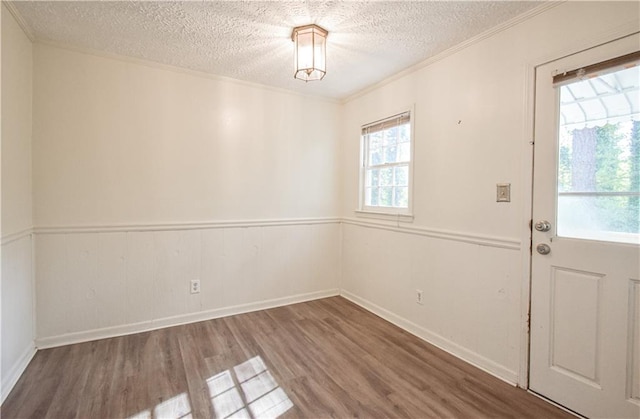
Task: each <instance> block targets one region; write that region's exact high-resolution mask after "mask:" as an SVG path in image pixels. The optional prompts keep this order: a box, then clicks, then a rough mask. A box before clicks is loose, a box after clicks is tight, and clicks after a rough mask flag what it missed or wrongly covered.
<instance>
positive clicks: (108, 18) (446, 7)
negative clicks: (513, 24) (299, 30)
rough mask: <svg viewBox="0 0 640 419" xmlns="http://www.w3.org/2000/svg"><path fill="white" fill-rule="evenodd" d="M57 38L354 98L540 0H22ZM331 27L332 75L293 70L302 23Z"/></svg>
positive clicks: (37, 31) (31, 19) (25, 10)
mask: <svg viewBox="0 0 640 419" xmlns="http://www.w3.org/2000/svg"><path fill="white" fill-rule="evenodd" d="M12 3H13V5H14V6H15V9H16V10H17V11H18V13H19V14H20V15H21V17H22V19H23V21H24V23H25V24H26V26H27V28H28V30H29V31H30V32H31V34H32V35H33V36H34V37H35V39H37V40H45V41H55V42H57V43H62V44H65V45H69V46H74V47H80V48H89V49H93V50H99V51H105V52H108V53H112V54H119V55H124V56H129V57H134V58H140V59H144V60H149V61H154V62H158V63H163V64H169V65H172V66H178V67H183V68H187V69H192V70H197V71H203V72H206V73H211V74H216V75H220V76H227V77H232V78H235V79H240V80H245V81H250V82H255V83H260V84H265V85H269V86H274V87H278V88H284V89H289V90H294V91H297V92H300V93H305V94H312V95H319V96H325V97H331V98H337V99H340V98H345V97H347V96H349V95H351V94H354V93H356V92H358V91H360V90H362V89H364V88H366V87H368V86H370V85H372V84H375V83H377V82H379V81H381V80H383V79H385V78H387V77H389V76H391V75H393V74H395V73H398V72H400V71H402V70H403V69H406V68H407V67H410V66H412V65H414V64H416V63H419V62H420V61H422V60H425V59H427V58H429V57H432V56H434V55H436V54H438V53H439V52H442V51H444V50H446V49H448V48H450V47H452V46H455V45H456V44H459V43H461V42H463V41H465V40H467V39H469V38H472V37H474V36H475V35H478V34H480V33H482V32H484V31H486V30H488V29H490V28H492V27H494V26H496V25H498V24H500V23H502V22H505V21H507V20H509V19H511V18H513V17H515V16H517V15H519V14H521V13H524V12H526V11H527V10H529V9H531V8H533V7H535V6H536V5H539V4H540V3H539V2H524V1H513V2H512V1H466V2H464V1H390V2H380V1H267V2H264V1H198V2H196V1H187V2H174V1H161V2H154V1H115V2H110V1H71V2H65V1H13V2H12ZM309 23H316V24H318V25H320V26H322V27H324V28H325V29H327V30H328V31H329V36H328V39H327V75H326V77H325V78H324V79H323V80H322V81H315V82H309V83H304V82H303V81H300V80H295V79H294V78H293V43H292V42H291V30H292V28H293V27H295V26H300V25H306V24H309Z"/></svg>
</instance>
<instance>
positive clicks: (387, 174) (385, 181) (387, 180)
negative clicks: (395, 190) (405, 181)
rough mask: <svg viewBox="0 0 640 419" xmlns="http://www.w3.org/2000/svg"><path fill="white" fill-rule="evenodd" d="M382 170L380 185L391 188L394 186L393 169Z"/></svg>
mask: <svg viewBox="0 0 640 419" xmlns="http://www.w3.org/2000/svg"><path fill="white" fill-rule="evenodd" d="M379 170H380V185H382V186H390V185H393V167H385V168H384V169H379Z"/></svg>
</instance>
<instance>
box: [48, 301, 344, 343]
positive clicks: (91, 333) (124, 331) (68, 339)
mask: <svg viewBox="0 0 640 419" xmlns="http://www.w3.org/2000/svg"><path fill="white" fill-rule="evenodd" d="M337 295H340V290H339V289H330V290H324V291H317V292H311V293H306V294H298V295H292V296H288V297H282V298H275V299H272V300H265V301H258V302H254V303H248V304H240V305H237V306H231V307H223V308H217V309H213V310H207V311H199V312H196V313H188V314H181V315H178V316H172V317H165V318H161V319H155V320H150V321H145V322H139V323H131V324H125V325H120V326H113V327H106V328H103V329H94V330H87V331H83V332H75V333H67V334H64V335H58V336H51V337H45V338H39V339H36V347H37V348H38V349H46V348H54V347H56V346H63V345H70V344H73V343H81V342H89V341H92V340H98V339H106V338H112V337H117V336H125V335H131V334H134V333H140V332H148V331H150V330H156V329H162V328H164V327H171V326H179V325H181V324H188V323H196V322H200V321H205V320H211V319H217V318H220V317H227V316H233V315H236V314H243V313H249V312H252V311H258V310H265V309H268V308H274V307H281V306H285V305H289V304H296V303H303V302H305V301H311V300H318V299H320V298H326V297H333V296H337Z"/></svg>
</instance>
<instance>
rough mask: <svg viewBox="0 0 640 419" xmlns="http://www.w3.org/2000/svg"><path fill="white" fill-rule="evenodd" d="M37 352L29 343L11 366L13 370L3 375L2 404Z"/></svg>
mask: <svg viewBox="0 0 640 419" xmlns="http://www.w3.org/2000/svg"><path fill="white" fill-rule="evenodd" d="M35 354H36V347H35V346H34V345H33V344H31V345H29V346H28V347H27V348H26V349H25V351H24V352H23V353H22V355H21V356H20V358H19V359H18V361H17V362H16V363H15V364H14V365H13V367H11V370H9V372H8V373H7V374H6V375H4V374H3V375H2V390H1V393H0V404H2V403H4V400H5V399H6V398H7V396H8V395H9V393H11V390H13V387H14V386H15V385H16V383H17V382H18V380H19V379H20V376H21V375H22V373H23V372H24V370H26V369H27V366H28V365H29V362H31V360H32V359H33V356H34V355H35Z"/></svg>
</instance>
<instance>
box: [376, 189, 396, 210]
mask: <svg viewBox="0 0 640 419" xmlns="http://www.w3.org/2000/svg"><path fill="white" fill-rule="evenodd" d="M378 205H380V206H383V207H392V206H393V187H392V186H387V187H382V188H380V197H379V202H378Z"/></svg>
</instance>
